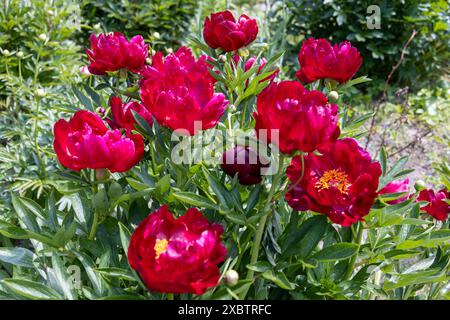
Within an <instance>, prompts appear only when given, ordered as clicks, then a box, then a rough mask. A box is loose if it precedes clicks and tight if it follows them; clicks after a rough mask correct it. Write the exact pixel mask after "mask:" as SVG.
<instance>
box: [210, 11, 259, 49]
mask: <svg viewBox="0 0 450 320" xmlns="http://www.w3.org/2000/svg"><path fill="white" fill-rule="evenodd" d="M257 34H258V24H257V23H256V20H255V19H250V18H249V17H248V16H246V15H245V14H243V15H241V16H240V17H239V19H238V20H237V21H236V19H235V18H234V16H233V14H232V13H231V12H230V11H228V10H227V11H222V12H216V13H213V14H212V15H211V16H209V17H207V18H206V19H205V25H204V28H203V38H204V39H205V42H206V43H207V44H208V46H210V47H211V48H212V49H217V48H221V49H222V50H223V51H225V52H229V51H234V50H238V49H240V48H242V47H245V46H247V45H249V44H250V43H252V42H253V41H254V40H255V39H256V35H257Z"/></svg>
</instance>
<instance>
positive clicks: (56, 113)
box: [0, 0, 450, 212]
mask: <svg viewBox="0 0 450 320" xmlns="http://www.w3.org/2000/svg"><path fill="white" fill-rule="evenodd" d="M370 5H377V6H378V7H379V8H380V19H381V20H380V28H379V29H369V28H368V27H367V17H368V16H370V15H371V13H368V12H367V8H368V6H370ZM226 8H229V9H231V10H234V11H235V12H236V13H238V14H240V13H243V12H245V13H246V14H248V15H249V16H252V17H256V18H257V19H258V22H259V26H260V33H259V36H258V39H257V41H256V43H254V44H253V45H252V47H253V48H263V49H264V48H267V47H269V46H268V45H267V44H276V46H270V47H271V48H275V49H271V50H278V51H285V55H284V58H283V59H284V60H283V68H282V72H281V73H280V75H279V78H281V79H287V78H291V79H292V78H293V75H294V73H295V71H296V70H297V69H298V68H299V66H298V61H297V54H298V51H299V49H300V46H301V43H302V40H303V39H305V38H307V37H310V36H314V37H317V38H319V37H324V38H327V39H329V40H330V41H332V42H339V41H342V40H344V39H347V40H350V41H351V42H352V44H353V45H354V46H356V47H357V48H358V49H359V50H360V52H361V54H362V56H363V66H362V68H361V69H360V71H359V72H358V74H357V75H367V76H368V77H369V78H371V79H372V80H373V81H371V82H369V83H365V84H362V85H359V86H357V87H356V88H354V89H353V91H352V92H351V93H350V97H346V99H345V101H346V102H347V101H351V104H350V106H349V107H350V113H351V116H352V117H358V116H361V115H364V114H367V113H368V112H369V113H370V112H373V111H374V110H376V109H378V112H377V114H376V118H375V122H374V127H373V134H372V135H371V141H370V143H369V145H368V147H369V149H370V151H371V152H372V154H375V153H376V152H378V151H379V150H380V148H381V146H385V147H386V149H387V150H388V154H389V155H390V156H391V157H392V158H393V160H396V159H398V158H400V157H401V156H403V155H405V154H406V155H411V159H410V163H409V166H410V167H412V168H415V169H417V170H416V172H415V173H413V175H414V177H415V178H421V179H424V180H427V181H428V182H430V183H439V182H442V181H443V180H442V179H443V178H442V176H440V175H439V174H438V173H439V172H445V170H448V159H449V156H450V154H449V153H450V151H449V145H448V143H449V142H448V141H449V136H450V133H449V126H448V123H449V121H450V111H449V110H450V109H449V96H450V93H449V61H450V59H449V52H450V50H449V46H450V41H449V40H450V35H449V24H450V16H449V14H448V12H449V3H448V2H447V1H445V0H434V1H417V0H414V1H399V0H396V1H372V0H370V1H369V0H350V1H344V0H334V1H333V0H323V1H319V0H285V1H273V0H272V1H270V0H266V1H264V0H252V1H240V0H235V1H225V0H219V1H213V0H202V1H195V0H134V1H127V0H121V1H106V0H81V1H73V0H69V1H67V0H33V1H27V0H3V1H2V2H1V3H0V115H1V116H0V187H1V190H2V197H1V200H0V210H2V208H3V210H2V211H4V212H7V211H8V210H6V208H7V207H9V206H10V205H9V199H8V196H7V195H6V190H7V189H10V190H11V189H12V190H15V191H18V192H19V193H21V194H27V195H28V196H30V197H32V198H39V196H40V194H42V192H43V191H44V190H45V189H46V188H50V187H51V185H52V184H54V183H55V181H57V179H58V177H51V179H50V178H49V177H48V173H51V172H54V171H55V170H52V167H55V166H56V161H55V158H54V155H53V150H52V125H53V123H54V122H55V120H56V119H57V118H59V117H60V116H61V114H63V113H64V112H73V110H75V109H77V107H76V106H77V98H76V95H78V96H79V94H80V91H79V90H78V89H75V93H74V90H73V87H74V86H75V87H76V88H81V90H83V83H84V82H86V81H89V80H88V79H86V78H82V76H81V73H80V71H79V69H80V67H81V66H83V65H85V64H86V63H87V59H86V57H85V49H86V47H88V46H89V35H90V34H91V33H97V34H98V33H100V32H110V31H121V32H123V33H124V34H125V35H126V36H127V37H131V36H133V35H136V34H142V35H143V36H144V38H145V40H146V41H147V42H148V43H150V44H151V46H152V48H153V49H155V50H162V51H165V52H167V50H170V49H176V48H177V47H179V46H181V45H183V44H189V37H190V36H196V37H201V30H202V24H203V21H204V18H205V16H206V15H208V14H209V13H211V12H214V11H219V10H224V9H226ZM269 26H272V27H269ZM273 26H275V27H273ZM413 30H415V31H417V35H416V36H415V37H414V39H413V40H412V42H411V44H410V45H409V46H408V47H407V49H406V50H405V56H404V60H403V61H402V63H401V64H400V65H399V67H398V69H397V70H396V71H395V72H394V73H393V77H392V79H391V81H390V83H389V86H387V92H386V94H387V96H386V99H381V98H382V94H383V90H384V87H385V82H386V80H387V77H388V75H389V73H390V72H391V71H392V68H393V66H394V65H396V64H397V63H398V62H399V59H400V55H401V51H402V48H403V46H404V45H405V43H406V41H407V40H408V39H409V38H410V36H411V34H412V32H413ZM272 54H274V52H268V53H267V55H272ZM348 98H349V99H348ZM92 104H93V106H94V107H97V106H98V105H97V104H98V103H97V102H96V101H92ZM377 106H378V107H377ZM365 129H366V130H369V129H370V128H369V127H367V128H365ZM360 139H361V141H363V142H364V140H365V139H366V138H365V137H360Z"/></svg>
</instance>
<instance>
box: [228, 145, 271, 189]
mask: <svg viewBox="0 0 450 320" xmlns="http://www.w3.org/2000/svg"><path fill="white" fill-rule="evenodd" d="M267 166H268V164H265V163H263V161H262V159H261V158H260V157H259V156H258V154H257V153H256V152H255V151H254V150H253V149H250V148H249V147H243V146H237V147H235V148H233V149H231V150H228V151H227V152H225V153H224V154H223V156H222V164H221V167H222V170H223V171H224V172H225V173H226V174H228V175H229V176H231V177H234V175H235V174H236V173H237V174H238V178H239V183H240V184H243V185H251V184H258V183H261V180H262V178H261V169H262V168H264V167H267Z"/></svg>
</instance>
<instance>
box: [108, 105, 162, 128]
mask: <svg viewBox="0 0 450 320" xmlns="http://www.w3.org/2000/svg"><path fill="white" fill-rule="evenodd" d="M109 105H110V106H111V112H112V115H113V118H114V123H115V124H116V125H117V127H119V128H124V129H127V130H134V129H135V127H134V125H135V124H136V120H135V119H134V116H133V112H132V110H133V111H135V112H136V113H137V114H139V115H140V116H141V117H142V118H144V120H145V121H147V123H148V124H149V126H152V124H153V117H152V115H151V114H150V112H148V110H147V109H146V108H145V107H144V106H143V105H142V104H140V103H138V102H136V101H130V102H128V103H122V99H120V98H119V97H111V100H110V101H109Z"/></svg>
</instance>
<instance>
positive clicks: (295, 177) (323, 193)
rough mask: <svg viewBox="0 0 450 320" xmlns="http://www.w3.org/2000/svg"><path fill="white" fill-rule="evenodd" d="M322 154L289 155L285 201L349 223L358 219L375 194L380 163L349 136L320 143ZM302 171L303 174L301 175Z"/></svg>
mask: <svg viewBox="0 0 450 320" xmlns="http://www.w3.org/2000/svg"><path fill="white" fill-rule="evenodd" d="M318 150H319V152H320V153H321V154H322V155H320V156H319V155H316V154H314V153H309V154H308V155H306V156H305V158H304V168H302V161H301V158H300V156H297V157H295V158H293V159H292V163H291V165H290V167H289V168H288V169H287V176H288V178H289V180H290V181H291V183H292V185H291V188H292V190H291V191H290V192H289V193H287V194H286V200H287V202H288V203H289V205H290V206H291V207H292V208H294V209H296V210H300V211H306V210H312V211H315V212H319V213H323V214H326V215H327V216H328V217H329V218H330V219H331V221H333V222H335V223H338V224H340V225H342V226H350V225H352V224H353V223H355V222H357V221H359V220H362V218H363V217H364V216H365V215H367V214H368V213H369V211H370V208H371V206H372V204H373V203H374V201H375V198H376V197H377V192H376V190H377V188H378V181H379V177H380V176H381V166H380V164H379V163H378V162H372V160H371V158H370V155H369V154H368V153H367V152H366V151H365V150H364V149H362V148H361V147H359V146H358V143H357V142H356V141H355V140H353V139H350V138H345V139H342V140H337V141H336V142H331V143H328V144H326V145H323V146H321V147H320V148H319V149H318ZM302 175H303V176H302Z"/></svg>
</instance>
